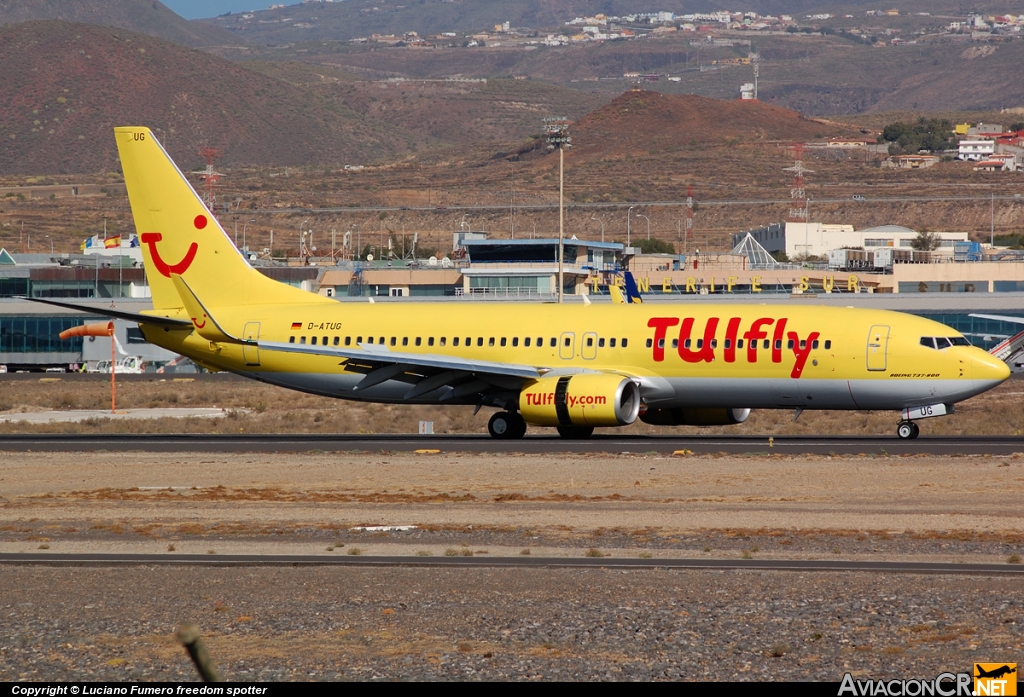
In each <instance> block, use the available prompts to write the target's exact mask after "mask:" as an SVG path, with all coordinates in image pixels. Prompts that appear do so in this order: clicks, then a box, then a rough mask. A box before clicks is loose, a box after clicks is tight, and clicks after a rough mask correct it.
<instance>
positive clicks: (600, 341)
mask: <svg viewBox="0 0 1024 697" xmlns="http://www.w3.org/2000/svg"><path fill="white" fill-rule="evenodd" d="M597 347H598V348H604V339H598V340H597Z"/></svg>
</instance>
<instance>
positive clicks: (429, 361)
mask: <svg viewBox="0 0 1024 697" xmlns="http://www.w3.org/2000/svg"><path fill="white" fill-rule="evenodd" d="M254 343H257V345H258V346H259V348H260V349H263V350H268V351H284V352H287V353H301V354H305V355H313V356H329V357H332V358H340V359H342V363H343V364H344V365H345V367H346V369H348V370H352V371H355V372H361V373H365V377H364V378H363V379H362V380H360V381H359V383H358V384H357V385H356V386H355V388H354V391H359V390H365V389H368V388H370V387H373V386H374V385H379V384H380V383H382V382H384V381H386V380H399V381H402V382H408V383H411V384H410V389H409V391H408V392H406V394H405V397H404V398H405V399H414V398H416V397H419V396H420V395H423V394H426V393H428V392H433V391H434V390H438V389H441V388H444V387H450V388H451V391H450V392H449V393H448V396H447V397H444V398H442V401H443V400H445V399H449V400H450V399H458V398H462V397H467V396H469V395H472V394H489V395H491V396H492V398H493V399H495V400H497V401H502V400H507V399H509V398H512V396H511V395H509V394H505V393H514V396H515V397H516V398H517V397H518V393H519V390H520V389H522V387H523V385H524V384H525V383H526V381H528V380H536V379H537V378H539V377H541V375H542V374H543V373H546V372H548V371H547V370H546V369H544V368H540V369H538V368H537V367H535V366H532V365H522V364H517V363H498V362H495V361H480V360H473V359H467V358H458V357H455V356H444V355H439V354H429V353H406V352H402V351H390V350H388V348H387V347H384V346H379V345H378V344H372V346H373V348H369V347H370V346H371V344H360V346H359V348H354V349H353V348H340V347H339V348H335V347H331V346H311V345H309V344H291V343H283V342H275V341H260V342H254Z"/></svg>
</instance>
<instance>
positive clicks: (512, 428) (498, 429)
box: [487, 411, 526, 440]
mask: <svg viewBox="0 0 1024 697" xmlns="http://www.w3.org/2000/svg"><path fill="white" fill-rule="evenodd" d="M487 432H488V433H490V434H491V438H497V439H499V440H516V439H519V438H522V437H523V436H525V435H526V421H525V420H524V419H523V417H522V416H520V415H519V414H518V413H516V412H514V411H499V412H495V414H494V415H493V416H491V420H490V421H488V422H487Z"/></svg>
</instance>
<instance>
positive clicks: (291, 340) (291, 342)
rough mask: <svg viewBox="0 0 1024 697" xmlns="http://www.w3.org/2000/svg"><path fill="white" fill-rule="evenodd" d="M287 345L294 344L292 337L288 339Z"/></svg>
mask: <svg viewBox="0 0 1024 697" xmlns="http://www.w3.org/2000/svg"><path fill="white" fill-rule="evenodd" d="M288 343H289V344H294V343H295V337H294V336H290V337H288Z"/></svg>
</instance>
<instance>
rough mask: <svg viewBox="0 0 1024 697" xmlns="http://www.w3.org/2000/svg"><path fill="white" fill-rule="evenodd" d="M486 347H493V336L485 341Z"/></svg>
mask: <svg viewBox="0 0 1024 697" xmlns="http://www.w3.org/2000/svg"><path fill="white" fill-rule="evenodd" d="M487 346H488V347H491V346H494V337H493V336H492V337H490V338H489V339H488V340H487Z"/></svg>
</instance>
